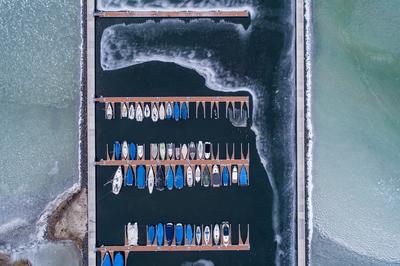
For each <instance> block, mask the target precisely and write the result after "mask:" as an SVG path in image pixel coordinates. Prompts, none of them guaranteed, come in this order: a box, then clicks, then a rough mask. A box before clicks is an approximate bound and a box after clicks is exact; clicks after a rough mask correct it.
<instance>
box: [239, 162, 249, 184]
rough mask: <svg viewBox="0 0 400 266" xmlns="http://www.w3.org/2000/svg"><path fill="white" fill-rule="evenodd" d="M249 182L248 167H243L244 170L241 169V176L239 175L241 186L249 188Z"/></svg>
mask: <svg viewBox="0 0 400 266" xmlns="http://www.w3.org/2000/svg"><path fill="white" fill-rule="evenodd" d="M247 184H248V181H247V171H246V167H244V165H242V169H240V174H239V185H240V186H247Z"/></svg>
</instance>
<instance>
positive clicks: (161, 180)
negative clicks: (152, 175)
mask: <svg viewBox="0 0 400 266" xmlns="http://www.w3.org/2000/svg"><path fill="white" fill-rule="evenodd" d="M164 169H165V167H164V165H159V166H157V176H156V184H155V186H156V189H157V190H158V191H163V190H164V187H165V170H164Z"/></svg>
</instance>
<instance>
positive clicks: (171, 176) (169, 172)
mask: <svg viewBox="0 0 400 266" xmlns="http://www.w3.org/2000/svg"><path fill="white" fill-rule="evenodd" d="M173 188H174V172H173V171H172V167H171V165H170V166H168V170H167V189H168V190H172V189H173Z"/></svg>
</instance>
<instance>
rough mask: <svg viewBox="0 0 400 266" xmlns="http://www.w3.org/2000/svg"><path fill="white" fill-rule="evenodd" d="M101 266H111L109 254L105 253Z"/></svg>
mask: <svg viewBox="0 0 400 266" xmlns="http://www.w3.org/2000/svg"><path fill="white" fill-rule="evenodd" d="M101 266H111V258H110V253H108V252H107V253H106V255H105V256H104V258H103V263H102V264H101Z"/></svg>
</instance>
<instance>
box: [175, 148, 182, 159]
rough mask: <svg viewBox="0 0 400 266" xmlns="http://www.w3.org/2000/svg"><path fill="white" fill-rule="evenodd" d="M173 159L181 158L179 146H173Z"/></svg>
mask: <svg viewBox="0 0 400 266" xmlns="http://www.w3.org/2000/svg"><path fill="white" fill-rule="evenodd" d="M175 159H177V160H180V159H181V148H179V147H178V146H175Z"/></svg>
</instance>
